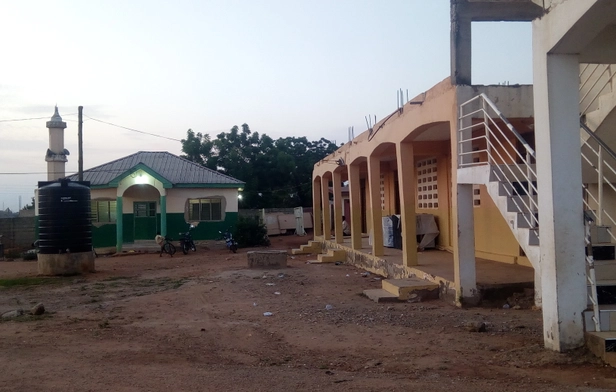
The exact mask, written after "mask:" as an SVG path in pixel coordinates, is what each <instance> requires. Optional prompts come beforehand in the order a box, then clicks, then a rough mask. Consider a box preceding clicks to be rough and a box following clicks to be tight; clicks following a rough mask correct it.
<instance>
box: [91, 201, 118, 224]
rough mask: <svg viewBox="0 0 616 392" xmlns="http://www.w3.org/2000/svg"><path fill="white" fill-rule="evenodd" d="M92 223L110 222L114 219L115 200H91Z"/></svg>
mask: <svg viewBox="0 0 616 392" xmlns="http://www.w3.org/2000/svg"><path fill="white" fill-rule="evenodd" d="M91 208H92V223H112V222H115V221H116V201H115V200H92V202H91Z"/></svg>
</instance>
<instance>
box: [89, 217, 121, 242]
mask: <svg viewBox="0 0 616 392" xmlns="http://www.w3.org/2000/svg"><path fill="white" fill-rule="evenodd" d="M116 229H117V228H116V224H115V223H109V224H106V225H102V226H92V246H93V247H95V248H106V247H111V246H116V235H117V233H116Z"/></svg>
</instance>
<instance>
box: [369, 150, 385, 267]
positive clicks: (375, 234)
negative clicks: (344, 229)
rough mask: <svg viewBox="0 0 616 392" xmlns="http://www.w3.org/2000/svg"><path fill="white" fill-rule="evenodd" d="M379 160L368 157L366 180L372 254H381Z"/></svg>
mask: <svg viewBox="0 0 616 392" xmlns="http://www.w3.org/2000/svg"><path fill="white" fill-rule="evenodd" d="M380 181H381V161H380V159H379V158H378V157H375V156H371V157H370V158H368V182H369V186H370V191H369V193H370V211H371V213H370V221H371V222H372V224H371V227H372V254H373V255H374V256H383V254H384V250H383V212H382V210H381V187H380Z"/></svg>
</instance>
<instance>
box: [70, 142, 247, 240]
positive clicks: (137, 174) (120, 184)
mask: <svg viewBox="0 0 616 392" xmlns="http://www.w3.org/2000/svg"><path fill="white" fill-rule="evenodd" d="M69 179H71V180H73V181H77V179H78V176H77V175H73V176H70V177H69ZM83 180H84V181H89V182H90V185H91V189H92V192H91V198H92V226H93V227H92V241H93V245H94V247H97V248H98V247H109V246H114V245H115V246H116V248H117V250H118V251H121V250H122V244H123V243H133V242H134V241H138V240H152V239H154V237H155V235H156V232H157V231H160V232H161V234H162V235H166V234H167V233H171V234H170V236H171V237H172V238H173V235H174V234H175V235H177V233H179V232H183V231H186V230H187V228H188V225H189V224H193V225H194V226H195V229H194V230H193V232H192V234H193V238H195V239H198V240H204V239H214V238H216V237H217V236H218V231H219V230H220V231H224V229H226V228H228V227H230V226H234V225H235V223H236V221H237V211H238V192H239V191H240V190H241V188H242V187H243V186H244V183H243V182H242V181H240V180H237V179H235V178H233V177H229V176H226V175H224V174H221V173H218V172H216V171H214V170H211V169H208V168H205V167H203V166H201V165H198V164H196V163H193V162H191V161H189V160H186V159H184V158H180V157H178V156H176V155H173V154H171V153H168V152H147V151H140V152H138V153H135V154H132V155H129V156H127V157H124V158H120V159H117V160H115V161H112V162H109V163H105V164H103V165H100V166H97V167H94V168H92V169H89V170H85V171H84V172H83Z"/></svg>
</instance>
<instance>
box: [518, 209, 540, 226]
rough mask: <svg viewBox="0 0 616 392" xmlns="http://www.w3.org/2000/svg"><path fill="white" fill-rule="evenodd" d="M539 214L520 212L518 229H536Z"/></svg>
mask: <svg viewBox="0 0 616 392" xmlns="http://www.w3.org/2000/svg"><path fill="white" fill-rule="evenodd" d="M538 218H539V213H538V212H534V213H529V212H526V213H522V212H518V227H519V228H524V229H532V228H536V227H537V225H538Z"/></svg>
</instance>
